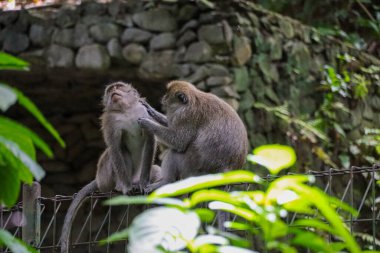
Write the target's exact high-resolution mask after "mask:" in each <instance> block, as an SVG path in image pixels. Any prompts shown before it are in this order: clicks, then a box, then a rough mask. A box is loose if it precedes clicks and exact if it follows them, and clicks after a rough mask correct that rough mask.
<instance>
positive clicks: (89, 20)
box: [81, 15, 112, 26]
mask: <svg viewBox="0 0 380 253" xmlns="http://www.w3.org/2000/svg"><path fill="white" fill-rule="evenodd" d="M109 22H112V19H111V18H110V17H108V16H98V15H89V16H84V17H83V18H82V19H81V23H82V24H84V25H86V26H92V25H96V24H101V23H109Z"/></svg>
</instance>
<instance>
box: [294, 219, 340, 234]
mask: <svg viewBox="0 0 380 253" xmlns="http://www.w3.org/2000/svg"><path fill="white" fill-rule="evenodd" d="M292 225H295V226H300V227H312V228H316V229H318V230H322V231H326V232H328V233H330V234H332V235H334V234H335V233H336V232H335V230H334V228H333V227H331V226H330V225H329V224H327V223H325V222H322V221H321V220H318V219H299V220H296V221H295V222H294V223H293V224H292Z"/></svg>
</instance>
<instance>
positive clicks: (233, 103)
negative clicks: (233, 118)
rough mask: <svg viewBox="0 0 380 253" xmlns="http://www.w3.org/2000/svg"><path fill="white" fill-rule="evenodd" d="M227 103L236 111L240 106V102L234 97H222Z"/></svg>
mask: <svg viewBox="0 0 380 253" xmlns="http://www.w3.org/2000/svg"><path fill="white" fill-rule="evenodd" d="M222 99H223V100H224V101H225V102H226V103H227V104H229V105H230V106H231V107H232V109H234V110H235V111H236V110H237V109H238V108H239V102H238V101H237V100H236V99H234V98H222Z"/></svg>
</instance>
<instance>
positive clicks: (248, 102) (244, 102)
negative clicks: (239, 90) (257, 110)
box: [239, 90, 255, 111]
mask: <svg viewBox="0 0 380 253" xmlns="http://www.w3.org/2000/svg"><path fill="white" fill-rule="evenodd" d="M254 102H255V99H254V97H253V95H252V93H251V91H249V90H247V91H246V92H244V93H243V95H242V96H241V99H240V104H239V110H240V111H246V110H249V109H251V108H252V107H253V103H254Z"/></svg>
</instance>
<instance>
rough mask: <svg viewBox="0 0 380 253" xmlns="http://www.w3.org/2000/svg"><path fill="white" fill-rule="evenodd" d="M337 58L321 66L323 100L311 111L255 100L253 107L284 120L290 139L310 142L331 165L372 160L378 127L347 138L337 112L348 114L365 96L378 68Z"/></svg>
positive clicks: (346, 57) (378, 76) (379, 73)
mask: <svg viewBox="0 0 380 253" xmlns="http://www.w3.org/2000/svg"><path fill="white" fill-rule="evenodd" d="M337 60H338V62H337V67H332V66H330V65H325V67H324V70H323V71H324V72H323V73H324V79H323V80H322V82H321V90H322V91H323V100H322V103H321V104H320V106H319V107H318V108H317V109H316V111H315V113H314V114H312V115H309V114H308V115H294V114H293V113H292V112H291V111H290V110H289V108H288V105H287V104H286V103H285V104H284V105H281V106H275V107H271V106H267V105H265V104H262V103H255V104H254V107H255V108H257V109H262V110H264V111H266V112H268V113H271V114H273V115H275V116H276V117H278V118H280V119H281V120H283V121H284V122H286V123H287V133H288V135H289V136H290V137H291V139H292V140H293V141H295V142H298V144H299V145H300V146H301V148H303V146H304V145H309V146H310V145H311V147H312V149H311V150H312V152H313V153H314V154H315V155H316V157H318V159H320V160H321V161H323V162H324V163H325V164H327V165H329V166H331V167H333V168H339V167H344V168H348V167H350V165H351V164H352V162H353V161H354V162H356V163H363V162H367V163H371V164H373V163H376V157H377V156H378V155H379V154H380V153H379V149H380V148H379V134H378V129H364V135H363V136H362V137H361V138H359V139H354V140H351V139H349V138H347V136H346V130H345V129H344V126H343V125H344V124H345V123H346V124H347V122H343V121H342V119H341V118H342V116H340V117H339V115H344V116H346V117H349V116H350V115H351V114H352V113H353V112H352V111H351V110H350V105H352V104H355V103H358V102H360V101H365V100H366V98H367V95H368V92H369V88H370V86H371V85H373V84H374V83H376V82H379V81H380V68H379V67H377V66H374V65H370V66H368V67H363V66H360V64H359V62H358V61H357V59H355V57H352V56H350V55H348V54H343V55H338V56H337ZM347 147H349V148H347ZM336 154H340V155H339V156H338V157H337V156H336Z"/></svg>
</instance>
